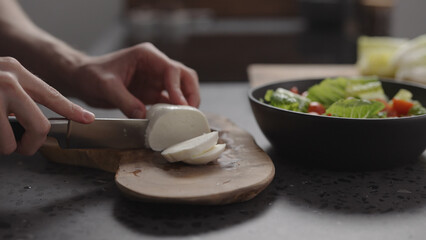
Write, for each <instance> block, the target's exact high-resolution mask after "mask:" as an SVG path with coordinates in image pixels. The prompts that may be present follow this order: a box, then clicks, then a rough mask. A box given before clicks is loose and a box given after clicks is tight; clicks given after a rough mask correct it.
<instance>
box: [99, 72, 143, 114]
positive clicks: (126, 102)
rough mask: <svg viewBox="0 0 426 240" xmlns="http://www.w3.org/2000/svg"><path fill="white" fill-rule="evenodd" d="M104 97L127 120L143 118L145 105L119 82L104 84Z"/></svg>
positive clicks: (111, 81)
mask: <svg viewBox="0 0 426 240" xmlns="http://www.w3.org/2000/svg"><path fill="white" fill-rule="evenodd" d="M104 88H105V95H106V96H107V98H108V99H109V101H110V102H111V103H113V104H114V105H115V106H116V107H118V108H119V109H120V110H121V111H122V112H123V113H124V114H125V115H126V116H127V117H129V118H145V114H146V108H145V105H144V104H143V103H142V102H141V101H139V99H137V98H136V97H135V96H134V95H133V94H131V93H130V92H129V90H128V89H127V88H126V86H124V84H122V83H121V82H120V81H113V80H109V81H107V82H106V84H105V86H104Z"/></svg>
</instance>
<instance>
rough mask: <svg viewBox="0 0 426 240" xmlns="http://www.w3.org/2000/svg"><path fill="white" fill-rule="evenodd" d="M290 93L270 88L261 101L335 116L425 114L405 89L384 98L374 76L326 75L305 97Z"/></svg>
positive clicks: (374, 116) (289, 108)
mask: <svg viewBox="0 0 426 240" xmlns="http://www.w3.org/2000/svg"><path fill="white" fill-rule="evenodd" d="M294 92H296V91H295V88H292V91H289V90H286V89H283V88H278V89H276V90H275V91H274V90H272V89H270V90H267V91H266V93H265V96H264V100H265V101H266V102H267V103H269V104H271V105H272V106H275V107H278V108H283V109H287V110H291V111H296V112H304V113H311V114H317V115H328V116H335V117H347V118H386V117H388V118H389V117H403V116H411V115H423V114H426V108H424V107H423V106H422V105H421V103H420V102H418V101H414V100H413V99H412V98H413V94H412V93H411V92H410V91H408V90H406V89H400V90H399V91H398V92H397V93H396V94H395V96H394V97H393V98H392V100H391V101H388V99H387V97H386V95H385V93H384V91H383V88H382V85H381V82H380V81H379V79H378V77H375V76H367V77H352V78H347V77H337V78H326V79H324V80H323V81H321V82H320V83H319V84H315V85H314V86H312V87H310V88H309V89H308V91H307V92H308V93H307V96H306V97H305V96H303V95H304V94H303V95H299V94H297V93H294ZM297 92H298V91H297ZM304 93H305V92H304ZM262 100H263V99H262Z"/></svg>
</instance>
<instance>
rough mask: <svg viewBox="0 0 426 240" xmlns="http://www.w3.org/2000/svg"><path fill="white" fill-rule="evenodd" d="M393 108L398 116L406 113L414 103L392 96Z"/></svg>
mask: <svg viewBox="0 0 426 240" xmlns="http://www.w3.org/2000/svg"><path fill="white" fill-rule="evenodd" d="M392 102H393V109H394V110H395V111H396V113H397V114H398V116H405V115H407V114H408V112H409V111H410V109H411V108H412V107H413V105H414V103H412V102H408V101H405V100H401V99H397V98H394V99H392Z"/></svg>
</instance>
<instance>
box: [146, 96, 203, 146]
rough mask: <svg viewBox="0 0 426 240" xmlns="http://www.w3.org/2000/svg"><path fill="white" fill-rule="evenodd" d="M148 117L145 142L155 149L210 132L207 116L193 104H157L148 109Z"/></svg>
mask: <svg viewBox="0 0 426 240" xmlns="http://www.w3.org/2000/svg"><path fill="white" fill-rule="evenodd" d="M147 118H148V119H149V124H148V127H147V129H146V137H145V139H146V141H145V142H146V145H147V147H149V148H151V149H152V150H154V151H162V150H164V149H166V148H168V147H170V146H172V145H175V144H177V143H180V142H182V141H185V140H188V139H191V138H194V137H197V136H200V135H202V134H203V133H209V132H210V127H209V124H208V121H207V118H206V116H205V115H204V114H203V113H202V112H201V111H200V110H198V109H197V108H194V107H191V106H178V105H171V104H156V105H153V106H152V107H151V108H150V109H149V110H148V112H147Z"/></svg>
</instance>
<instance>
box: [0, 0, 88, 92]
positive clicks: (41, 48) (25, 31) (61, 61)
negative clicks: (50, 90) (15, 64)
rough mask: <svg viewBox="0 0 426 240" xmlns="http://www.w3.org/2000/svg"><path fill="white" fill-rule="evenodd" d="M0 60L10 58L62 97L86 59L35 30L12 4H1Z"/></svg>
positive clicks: (10, 0)
mask: <svg viewBox="0 0 426 240" xmlns="http://www.w3.org/2000/svg"><path fill="white" fill-rule="evenodd" d="M0 56H12V57H14V58H16V59H18V60H19V61H20V62H21V63H22V64H23V65H24V66H25V67H26V68H28V69H29V70H31V71H32V72H33V73H35V74H36V75H38V76H40V77H41V78H42V79H43V80H44V81H46V82H47V83H49V84H50V85H52V86H54V87H55V88H57V89H58V90H59V91H61V92H62V93H63V94H65V95H73V94H72V92H73V89H74V87H73V80H72V79H71V76H72V72H73V71H74V69H75V68H77V67H78V66H80V65H81V63H82V62H84V61H85V59H86V58H88V57H87V56H86V55H85V54H83V53H81V52H79V51H77V50H75V49H73V48H71V47H70V46H68V45H67V44H65V43H64V42H62V41H60V40H59V39H56V38H54V37H53V36H51V35H50V34H48V33H46V32H45V31H43V30H41V29H40V28H38V27H37V26H35V25H34V24H33V23H32V22H31V20H29V19H28V17H27V16H26V15H25V13H24V12H23V11H22V10H21V8H20V7H19V5H18V4H17V3H16V2H15V1H14V0H0Z"/></svg>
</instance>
